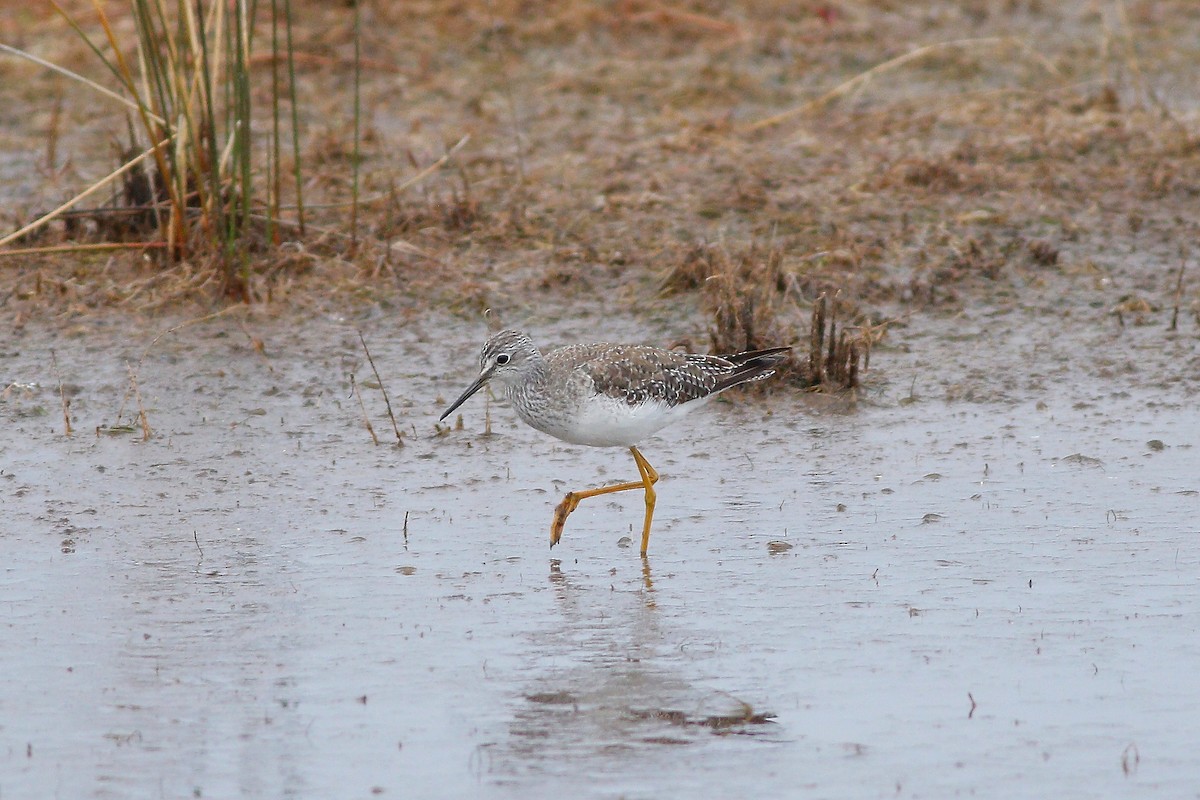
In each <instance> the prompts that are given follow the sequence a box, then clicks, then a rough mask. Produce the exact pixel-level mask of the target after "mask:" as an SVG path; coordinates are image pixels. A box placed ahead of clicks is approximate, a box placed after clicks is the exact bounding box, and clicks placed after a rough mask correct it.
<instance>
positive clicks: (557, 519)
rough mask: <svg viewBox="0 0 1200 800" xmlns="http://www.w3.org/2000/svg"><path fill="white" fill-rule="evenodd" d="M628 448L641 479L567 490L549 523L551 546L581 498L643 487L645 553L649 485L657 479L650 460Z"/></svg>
mask: <svg viewBox="0 0 1200 800" xmlns="http://www.w3.org/2000/svg"><path fill="white" fill-rule="evenodd" d="M629 450H630V452H632V453H633V460H634V461H635V462H637V465H638V474H639V475H641V476H642V479H641V480H640V481H629V482H627V483H617V484H613V485H612V486H601V487H600V488H598V489H585V490H584V491H582V492H567V496H566V497H564V498H563V499H562V502H561V503H559V504H558V506H557V507H556V508H555V509H554V522H553V523H552V524H551V525H550V546H551V547H554V545H556V544H558V540H559V539H561V538H562V532H563V526H565V525H566V524H567V516H568V515H569V514H570V513H571V512H572V511H574V510H575V509H577V508H579V502H580V501H581V500H586V499H587V498H589V497H596V496H597V495H602V494H612V493H613V492H627V491H629V490H630V489H644V490H645V491H646V524H645V529H644V530H643V531H642V555H645V554H646V545H647V544H648V543H649V541H650V517H651V516H652V515H653V514H654V490H653V489H651V488H650V487H651V486H652V485H653V484H654V482H655V481H657V480H658V473H657V472H655V471H654V467H652V466H650V462H648V461H646V459H645V458H644V457H643V456H642V454H641V453H639V452H638V451H637V448H636V447H631V448H629Z"/></svg>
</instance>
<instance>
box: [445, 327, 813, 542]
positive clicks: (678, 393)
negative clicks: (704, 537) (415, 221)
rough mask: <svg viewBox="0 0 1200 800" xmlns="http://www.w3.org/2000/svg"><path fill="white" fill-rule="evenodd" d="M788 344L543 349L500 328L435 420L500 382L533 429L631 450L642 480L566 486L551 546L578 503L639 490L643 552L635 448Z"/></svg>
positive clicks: (762, 375) (646, 471) (640, 460)
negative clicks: (707, 351) (722, 348)
mask: <svg viewBox="0 0 1200 800" xmlns="http://www.w3.org/2000/svg"><path fill="white" fill-rule="evenodd" d="M789 350H791V348H790V347H772V348H770V349H767V350H752V351H748V352H744V353H733V354H731V355H723V356H718V355H695V354H692V353H677V352H675V351H673V350H663V349H661V348H658V347H648V346H645V345H631V344H608V343H603V342H601V343H597V344H574V345H570V346H568V347H561V348H559V349H557V350H551V351H550V352H548V353H546V354H544V355H543V354H542V351H541V350H539V349H538V347H537V345H535V344H534V343H533V341H532V340H531V339H530V338H529V337H528V336H527V335H525V334H524V333H522V332H521V331H514V330H505V331H500V332H499V333H497V334H495V335H493V336H492V337H491V338H489V339H488V340H487V341H486V342H485V343H484V345H483V350H482V351H481V352H480V354H479V377H478V378H476V379H475V382H474V383H472V384H471V385H470V386H468V387H467V389H466V391H464V392H463V393H462V396H461V397H459V398H458V399H457V400H455V401H454V402H453V403H452V404H451V405H450V407H449V408H447V409H446V411H445V413H443V414H442V416H441V417H440V418H439V420H445V419H446V417H448V416H450V414H451V413H453V412H454V410H455V409H456V408H458V407H459V406H461V405H462V404H463V403H465V402H466V401H467V399H468V398H469V397H470V396H471V395H473V394H475V392H477V391H479V390H480V389H481V388H482V387H483V386H484V385H485V384H486V383H488V381H493V380H494V381H499V382H500V383H502V384H504V391H505V395H506V396H507V397H508V401H509V402H510V403H511V404H512V406H513V408H515V409H516V410H517V414H518V416H520V417H521V419H523V420H524V421H525V422H526V423H527V424H528V425H530V426H531V427H534V428H537V429H538V430H539V431H542V432H543V433H548V434H550V435H551V436H553V437H555V438H557V439H561V440H563V441H564V442H570V443H571V444H583V445H589V446H591V447H627V448H629V452H630V453H632V454H633V460H634V463H636V464H637V469H638V474H639V475H640V476H641V480H636V481H628V482H626V483H618V484H614V485H610V486H601V487H599V488H596V489H585V490H583V491H579V492H568V493H567V496H566V497H564V498H563V500H562V502H561V503H559V504H558V506H557V507H556V508H555V509H554V521H553V523H552V524H551V526H550V546H551V547H554V545H556V544H558V541H559V539H560V538H562V532H563V526H564V525H565V524H566V522H567V516H568V515H569V514H570V513H571V512H572V511H574V510H575V509H576V508H577V507H578V506H579V503H580V501H581V500H586V499H587V498H589V497H596V496H598V495H602V494H611V493H613V492H624V491H629V490H631V489H642V490H644V492H645V499H646V516H645V521H644V522H643V525H642V555H643V556H645V555H646V550H647V548H648V547H649V546H650V523H651V521H652V520H653V518H654V503H655V499H656V494H655V492H654V484H655V482H656V481H658V473H657V472H656V471H655V470H654V467H652V466H650V462H649V461H647V460H646V457H645V456H643V455H642V454H641V452H640V451H639V450H638V448H637V445H638V444H639V443H641V442H642V441H643V440H644V439H646V437H648V436H650V435H652V434H654V433H657V432H658V431H659V430H661V429H662V428H664V427H666V426H667V425H670V424H671V423H673V422H675V421H677V420H679V419H681V418H683V417H684V416H685V415H686V414H687V412H689V411H691V410H693V409H696V408H699V407H700V406H702V405H704V404H705V403H707V402H708V401H709V400H712V399H713V398H714V397H716V396H717V395H718V394H720V393H721V392H723V391H725V390H726V389H731V388H733V387H734V386H740V385H741V384H743V383H752V382H754V381H761V380H764V379H766V378H769V377H771V375H773V374H774V373H775V367H776V366H778V365H779V363H780V362H781V361H783V359H784V358H785V357H786V354H787V352H788V351H789Z"/></svg>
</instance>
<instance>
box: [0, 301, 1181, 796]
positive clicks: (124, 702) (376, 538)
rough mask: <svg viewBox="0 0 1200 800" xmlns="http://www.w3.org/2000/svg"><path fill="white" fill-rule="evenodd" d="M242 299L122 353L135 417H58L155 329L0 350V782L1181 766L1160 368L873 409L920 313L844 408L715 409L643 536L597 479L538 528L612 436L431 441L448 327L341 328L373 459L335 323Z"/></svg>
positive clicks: (1151, 774)
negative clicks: (1156, 375) (65, 393)
mask: <svg viewBox="0 0 1200 800" xmlns="http://www.w3.org/2000/svg"><path fill="white" fill-rule="evenodd" d="M457 327H459V328H461V327H462V326H461V325H459V326H457ZM253 328H254V330H255V333H256V334H258V335H262V336H263V340H264V343H265V345H266V347H265V350H264V353H262V354H260V353H258V352H256V351H255V350H254V348H253V347H252V346H251V344H250V342H249V341H248V340H247V338H246V336H245V334H244V333H243V332H242V329H240V328H239V326H238V325H236V324H234V323H232V322H230V321H228V320H220V321H217V322H213V323H209V324H206V325H205V326H201V327H198V328H193V329H190V330H189V331H188V333H187V334H186V335H172V336H169V337H166V338H165V339H164V340H162V341H161V342H159V343H158V344H157V345H155V346H154V347H153V348H151V350H150V353H149V355H148V356H147V357H146V360H145V361H144V362H143V363H142V365H141V367H140V368H139V369H138V378H139V388H140V392H141V396H142V402H143V404H144V405H145V408H146V412H147V419H148V421H149V423H150V425H151V426H152V428H153V436H152V438H151V439H150V440H149V441H145V442H143V441H142V440H141V431H140V429H136V427H135V429H134V430H131V431H127V432H120V433H102V434H100V435H97V434H96V432H95V430H94V429H95V427H96V426H97V425H101V424H105V425H111V424H113V422H114V420H115V419H116V410H117V408H118V406H119V405H120V403H121V397H122V394H123V393H124V390H125V387H126V384H127V379H126V366H125V365H126V362H132V363H136V362H137V360H138V357H139V356H140V354H141V352H142V349H143V348H144V347H145V346H146V345H147V344H148V343H149V341H150V339H151V338H152V337H153V334H154V331H144V330H138V329H136V328H134V327H133V326H132V325H114V326H110V327H103V326H98V327H88V328H80V329H76V330H73V331H67V332H51V331H44V330H42V331H38V330H32V331H28V332H27V333H26V334H25V336H24V337H23V338H21V339H20V340H18V341H15V342H13V343H11V344H10V345H8V346H7V347H5V348H4V350H5V351H6V352H4V353H3V358H0V385H3V386H7V387H8V389H6V390H4V395H3V399H2V400H0V415H2V416H3V421H4V427H5V435H4V436H3V438H0V498H2V499H0V503H2V505H3V519H4V530H3V532H2V533H0V548H2V551H3V554H4V563H3V569H0V608H3V613H4V623H3V625H2V626H0V650H2V651H3V653H4V656H3V672H4V676H5V679H4V681H3V682H2V683H0V797H4V798H22V797H75V798H83V797H97V798H107V797H121V798H124V797H164V796H165V797H178V796H184V795H192V796H202V797H233V796H264V797H269V796H287V797H359V796H367V795H371V794H372V793H377V794H381V795H382V796H406V797H461V796H480V797H499V798H504V797H514V798H515V797H521V798H527V797H551V796H555V797H558V796H570V795H576V796H586V797H599V798H608V797H613V798H616V797H627V798H651V797H655V798H657V797H694V796H700V795H703V796H724V797H734V796H764V797H778V796H795V795H797V794H801V793H802V794H804V795H811V796H817V797H843V796H844V797H897V796H898V797H946V796H952V795H968V794H969V795H973V796H977V797H996V798H1011V797H1018V796H1041V797H1064V798H1069V797H1079V798H1093V797H1098V796H1104V797H1116V796H1137V797H1148V796H1153V797H1171V798H1177V797H1193V796H1200V766H1198V762H1197V759H1196V755H1195V754H1196V753H1197V752H1200V723H1198V722H1197V720H1196V714H1195V710H1196V708H1197V707H1200V685H1198V683H1197V682H1196V681H1195V679H1194V676H1193V674H1192V673H1193V672H1194V669H1195V665H1196V664H1197V663H1200V544H1198V541H1200V537H1198V536H1197V533H1198V526H1200V523H1198V522H1197V520H1200V469H1198V467H1200V458H1198V456H1197V453H1196V450H1195V449H1194V447H1193V445H1194V443H1195V436H1196V431H1197V430H1200V412H1198V411H1197V406H1196V404H1195V402H1194V399H1191V398H1190V396H1189V395H1188V394H1187V392H1186V391H1183V390H1179V389H1178V388H1175V389H1170V388H1168V389H1163V388H1162V387H1161V386H1150V385H1147V386H1146V387H1144V388H1137V387H1132V386H1128V385H1125V386H1122V387H1121V389H1120V390H1119V391H1118V390H1116V389H1115V388H1114V387H1113V386H1112V382H1111V381H1106V380H1104V379H1103V378H1101V377H1095V376H1088V375H1074V377H1073V378H1072V380H1070V381H1068V382H1058V383H1056V384H1055V385H1054V386H1053V387H1048V388H1043V387H1042V386H1041V384H1040V382H1041V381H1045V380H1046V379H1047V377H1048V376H1049V377H1053V375H1054V370H1055V369H1057V367H1055V366H1053V362H1052V360H1051V361H1047V362H1045V363H1047V364H1050V366H1048V367H1047V368H1046V374H1045V375H1023V376H1022V379H1021V380H1020V381H1015V380H1014V381H1013V382H1012V383H1011V384H1009V385H1008V386H1007V388H1006V391H1005V392H1004V396H1003V397H1002V398H1000V399H996V400H994V401H990V402H969V401H967V400H964V399H949V400H948V399H945V397H943V396H942V395H943V394H946V395H950V396H952V397H954V398H961V397H962V396H963V392H962V391H960V390H959V389H955V390H954V391H950V390H946V391H945V392H943V391H942V389H941V388H937V389H936V391H935V389H934V387H933V386H932V385H931V386H929V387H922V386H921V385H919V384H914V386H916V387H917V391H915V392H914V393H913V396H912V400H913V402H908V400H909V395H910V392H913V390H912V389H910V386H909V385H908V378H907V377H906V375H907V372H905V370H907V369H910V368H911V369H913V370H914V374H917V372H915V370H917V367H918V366H919V362H920V359H921V358H928V357H930V352H931V351H930V347H929V346H928V343H926V345H925V346H923V347H922V348H921V355H920V356H916V355H913V356H905V355H903V354H901V353H894V354H892V355H891V356H890V357H889V356H886V355H880V356H877V358H876V362H877V364H883V365H884V366H883V367H882V369H885V370H887V369H890V371H891V375H892V380H891V381H890V382H885V383H884V384H883V385H882V386H881V388H878V389H876V390H873V391H872V392H869V393H868V395H867V397H866V400H865V402H864V403H862V404H861V405H860V407H859V408H858V409H857V410H856V411H855V412H853V413H835V412H833V411H830V410H827V409H826V410H823V409H822V408H820V407H818V406H814V405H812V404H811V403H805V402H804V401H803V399H802V398H791V399H788V398H778V399H772V400H769V401H766V402H765V403H764V402H762V401H755V402H745V403H724V402H720V403H715V404H713V405H710V406H709V407H708V408H706V409H704V410H702V411H700V412H698V413H697V414H696V415H695V416H693V417H691V418H690V419H689V420H688V422H687V423H685V424H682V425H679V426H677V427H675V428H672V429H668V430H666V431H664V432H663V435H662V436H661V437H659V438H658V439H655V440H653V441H651V442H649V443H647V445H646V446H645V447H644V448H643V452H644V453H645V454H646V456H647V457H648V458H649V459H650V461H651V463H653V464H654V465H655V466H656V467H657V468H658V470H659V471H660V472H661V473H662V475H663V480H662V481H661V482H660V484H659V501H658V510H657V514H656V518H655V527H654V534H653V538H652V540H651V547H650V555H649V558H648V559H647V560H646V561H645V562H643V561H642V560H641V559H640V558H639V557H638V555H637V547H636V542H634V543H633V544H630V543H629V542H627V541H623V539H624V538H625V537H631V538H633V539H635V540H636V538H637V535H638V534H639V533H640V520H641V498H640V496H638V495H637V494H636V493H629V494H626V495H617V496H615V497H604V498H596V499H593V500H590V501H584V503H583V504H582V505H581V506H580V508H579V510H578V511H576V512H575V513H574V514H573V515H572V516H571V518H570V520H569V521H568V523H567V528H566V533H565V536H564V539H563V541H562V543H561V544H560V545H559V546H558V547H557V548H555V549H554V550H553V551H549V550H548V549H547V542H548V527H549V522H550V514H551V510H552V508H553V506H554V505H555V504H556V503H557V502H558V500H559V499H560V496H561V494H562V493H563V492H565V491H567V490H569V489H578V488H585V487H588V486H592V485H598V484H600V483H604V482H606V481H612V480H618V479H627V478H629V477H632V476H633V475H634V474H635V469H634V465H633V462H632V459H631V458H630V457H629V455H628V454H627V453H626V452H624V451H622V450H619V449H616V450H598V449H588V448H578V447H571V446H567V445H562V444H560V443H558V442H556V441H554V440H551V439H549V438H547V437H544V436H542V435H541V434H538V433H537V432H535V431H532V430H530V429H527V428H525V427H523V426H521V425H520V424H519V423H517V422H516V420H515V415H513V414H512V412H511V411H510V410H509V409H507V408H503V407H501V406H500V404H492V406H491V411H492V429H493V431H492V434H491V435H490V436H485V435H481V432H482V430H483V428H484V425H485V422H484V415H485V401H484V399H483V398H482V397H480V398H477V399H473V400H472V401H471V402H470V403H469V404H468V405H467V406H465V407H464V417H465V427H464V429H463V430H453V431H450V432H449V433H446V434H445V435H441V436H439V435H436V434H435V433H434V429H433V421H434V420H435V419H436V416H437V414H438V413H440V411H441V409H442V408H444V401H445V400H446V399H447V398H450V399H452V398H453V397H455V396H457V393H458V391H459V390H460V389H461V388H462V386H464V385H465V383H466V382H467V381H469V380H470V378H471V377H472V376H471V374H470V373H471V369H472V365H473V363H474V348H475V342H474V337H475V336H478V335H482V331H461V334H460V338H459V339H456V340H454V341H451V342H449V343H446V342H443V341H442V336H441V335H440V334H438V335H434V334H437V331H438V329H437V327H436V326H434V325H433V324H432V323H430V324H429V326H428V327H427V328H423V327H422V326H421V325H414V326H411V327H409V328H405V329H403V330H399V331H397V330H395V329H392V328H385V327H383V326H381V325H378V326H377V327H375V328H374V329H373V330H372V329H371V328H369V327H368V328H367V334H368V337H369V338H370V339H371V340H372V346H373V351H374V353H375V359H376V362H377V364H379V366H380V369H381V372H382V373H383V375H384V378H385V381H386V382H387V386H388V388H389V389H390V390H391V392H392V393H393V397H392V402H393V405H394V407H395V409H396V412H397V416H398V418H399V420H400V424H401V425H402V427H403V428H404V429H405V430H406V431H407V436H406V445H405V446H404V447H403V448H399V449H397V448H396V447H394V446H388V445H382V446H378V447H376V446H373V445H371V444H370V441H369V437H368V434H367V433H366V431H365V429H364V427H363V424H362V415H361V411H360V410H359V407H358V402H357V400H355V399H353V398H352V397H351V396H350V395H349V383H348V381H347V374H348V372H349V371H351V370H354V371H355V372H356V376H357V378H358V380H359V381H360V382H362V381H364V380H368V379H369V375H370V372H369V368H368V367H367V366H366V365H365V364H362V363H360V358H359V350H358V344H357V339H356V337H355V335H354V333H353V330H352V329H351V328H350V327H348V326H346V325H344V324H340V323H339V322H337V321H333V320H331V321H324V322H306V323H305V325H304V328H303V333H302V334H299V335H296V334H295V333H294V332H293V331H291V330H289V328H288V326H287V325H286V324H282V323H275V324H272V323H257V324H255V325H254V326H253ZM911 336H912V337H913V338H914V339H917V338H919V331H915V330H914V331H912V332H911ZM566 338H568V337H566V336H564V337H563V340H565V339H566ZM1005 341H1009V342H1010V343H1011V344H1013V348H1014V349H1012V350H1011V351H1010V352H1009V356H1007V357H1011V358H1013V359H1015V360H1018V361H1019V360H1020V352H1019V351H1020V346H1021V343H1020V342H1019V341H1018V340H1016V339H1012V340H1011V341H1010V340H1005ZM953 346H954V347H955V348H958V349H960V350H964V349H969V350H972V351H974V352H976V353H977V352H979V351H980V350H981V348H983V345H981V344H979V343H974V344H970V345H964V344H962V343H958V344H955V345H953ZM52 348H53V349H54V351H55V355H56V361H57V365H58V369H57V374H58V375H61V377H62V379H63V380H64V381H65V382H66V383H67V384H68V390H69V392H70V393H72V394H73V399H72V414H73V419H74V422H75V425H76V427H77V428H78V430H77V431H76V433H75V434H74V436H72V437H70V438H67V437H65V436H64V435H63V433H62V420H61V411H60V401H59V396H58V386H57V378H56V372H55V370H54V369H53V367H52V365H51V361H50V357H49V353H50V350H51V349H52ZM972 357H973V356H972ZM906 358H907V359H908V361H907V362H905V359H906ZM997 358H999V356H998V357H997ZM992 366H993V367H995V364H993V365H992ZM427 374H429V375H433V376H434V377H433V378H429V377H426V375H427ZM959 378H961V382H965V383H970V381H971V380H972V379H971V375H970V370H969V369H968V370H964V371H963V375H960V376H959ZM955 380H958V379H955ZM901 385H902V388H900V387H901ZM958 385H959V384H955V386H958ZM921 388H924V389H925V393H924V394H925V396H922V392H921V391H920V390H921ZM983 395H984V396H985V398H986V397H988V396H989V395H987V393H986V392H985V393H983ZM364 400H365V401H366V402H367V404H368V408H369V409H370V413H371V416H372V420H373V423H374V426H375V430H376V432H377V433H378V434H379V435H380V437H381V439H382V440H384V441H387V440H389V439H391V440H394V436H392V434H391V429H390V424H389V423H388V422H387V420H386V416H385V415H384V412H383V407H382V401H381V399H380V398H379V396H378V393H377V392H376V391H374V390H373V389H372V388H371V387H370V385H369V384H368V386H367V388H365V389H364ZM129 408H136V401H135V400H133V399H131V400H130V401H129V407H128V408H127V409H126V413H125V415H124V419H125V421H128V420H129V418H130V413H129ZM1152 442H1155V443H1153V444H1152ZM1158 443H1161V448H1160V445H1159V444H1158ZM406 520H407V523H406Z"/></svg>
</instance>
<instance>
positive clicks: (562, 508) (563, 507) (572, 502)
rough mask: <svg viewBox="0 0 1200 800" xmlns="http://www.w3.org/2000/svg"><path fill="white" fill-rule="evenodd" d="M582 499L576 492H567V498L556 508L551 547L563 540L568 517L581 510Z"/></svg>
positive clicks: (551, 526) (552, 525)
mask: <svg viewBox="0 0 1200 800" xmlns="http://www.w3.org/2000/svg"><path fill="white" fill-rule="evenodd" d="M582 499H583V497H581V496H580V495H578V494H576V493H575V492H567V496H566V497H564V498H563V499H562V502H561V503H559V504H558V506H557V507H555V509H554V522H553V524H551V525H550V546H551V547H554V545H556V544H558V540H559V539H561V538H562V532H563V526H564V525H566V524H567V515H568V514H570V513H571V512H572V511H574V510H575V509H577V508H579V501H580V500H582Z"/></svg>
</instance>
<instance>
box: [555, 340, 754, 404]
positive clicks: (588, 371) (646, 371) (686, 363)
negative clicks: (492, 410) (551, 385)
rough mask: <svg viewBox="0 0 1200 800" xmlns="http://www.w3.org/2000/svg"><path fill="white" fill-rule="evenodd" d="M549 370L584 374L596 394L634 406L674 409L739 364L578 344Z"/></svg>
mask: <svg viewBox="0 0 1200 800" xmlns="http://www.w3.org/2000/svg"><path fill="white" fill-rule="evenodd" d="M547 361H548V362H550V364H551V368H552V369H555V370H560V369H566V370H570V371H571V372H572V373H574V374H575V375H579V376H586V378H587V379H589V380H590V381H591V383H592V385H593V386H594V387H595V391H596V393H597V394H601V395H605V396H607V397H613V398H617V399H619V400H623V401H625V402H626V403H628V404H629V405H631V406H635V405H640V404H642V403H645V402H647V401H652V400H657V401H659V402H662V403H664V404H666V405H668V406H676V405H679V404H680V403H687V402H689V401H692V400H698V399H700V398H702V397H706V396H707V395H709V394H712V393H713V392H714V391H719V390H720V389H723V388H728V386H721V384H722V382H723V381H724V380H725V379H727V378H729V377H730V376H731V375H732V374H733V373H734V372H735V371H736V370H737V366H736V365H735V364H734V363H733V362H731V361H728V360H726V359H724V358H721V357H720V356H706V355H694V354H689V353H676V352H674V351H672V350H662V349H660V348H657V347H647V346H644V345H628V344H623V345H613V344H579V345H571V346H570V347H564V348H561V349H559V350H555V351H554V352H552V353H550V354H549V355H548V356H547Z"/></svg>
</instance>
